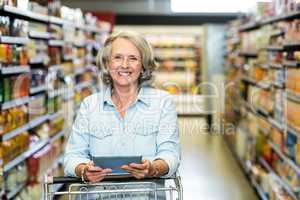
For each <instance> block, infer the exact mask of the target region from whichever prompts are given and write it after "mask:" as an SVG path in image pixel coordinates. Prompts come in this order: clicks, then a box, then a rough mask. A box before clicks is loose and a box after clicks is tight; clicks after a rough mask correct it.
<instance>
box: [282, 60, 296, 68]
mask: <svg viewBox="0 0 300 200" xmlns="http://www.w3.org/2000/svg"><path fill="white" fill-rule="evenodd" d="M282 65H284V66H287V67H300V62H298V61H295V60H283V61H282Z"/></svg>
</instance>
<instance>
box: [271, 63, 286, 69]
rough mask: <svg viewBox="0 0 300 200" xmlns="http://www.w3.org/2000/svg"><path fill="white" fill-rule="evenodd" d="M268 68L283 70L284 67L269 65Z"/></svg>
mask: <svg viewBox="0 0 300 200" xmlns="http://www.w3.org/2000/svg"><path fill="white" fill-rule="evenodd" d="M269 66H270V68H274V69H283V68H284V66H283V65H282V64H270V65H269Z"/></svg>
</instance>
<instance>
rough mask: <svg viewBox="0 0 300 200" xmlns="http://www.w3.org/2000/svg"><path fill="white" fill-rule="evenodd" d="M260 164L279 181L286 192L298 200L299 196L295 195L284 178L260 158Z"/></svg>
mask: <svg viewBox="0 0 300 200" xmlns="http://www.w3.org/2000/svg"><path fill="white" fill-rule="evenodd" d="M259 162H260V164H261V165H262V166H263V167H264V168H265V169H266V170H267V171H268V172H269V173H271V174H272V175H273V176H274V177H275V178H276V180H277V181H278V183H279V184H280V185H281V186H282V187H283V188H284V190H285V191H286V192H287V193H288V194H289V195H290V196H291V197H292V198H293V199H294V200H298V198H297V196H296V195H295V194H294V192H293V189H292V188H291V186H290V185H289V184H288V183H286V181H284V180H283V179H282V178H280V177H279V176H278V175H277V174H276V173H275V172H274V170H273V169H272V168H271V167H270V165H269V164H268V163H267V162H266V161H265V160H264V159H263V158H262V157H260V158H259Z"/></svg>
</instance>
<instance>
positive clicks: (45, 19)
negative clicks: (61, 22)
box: [2, 5, 49, 23]
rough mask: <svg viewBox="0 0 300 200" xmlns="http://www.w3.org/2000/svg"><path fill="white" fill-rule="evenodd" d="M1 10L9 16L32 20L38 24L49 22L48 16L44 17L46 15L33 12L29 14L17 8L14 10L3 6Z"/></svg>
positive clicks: (11, 7)
mask: <svg viewBox="0 0 300 200" xmlns="http://www.w3.org/2000/svg"><path fill="white" fill-rule="evenodd" d="M2 10H3V11H4V12H6V13H9V14H11V15H16V16H18V17H22V18H26V19H29V20H34V21H39V22H44V23H48V21H49V19H48V16H46V15H42V14H38V13H34V12H31V11H28V10H23V9H19V8H16V7H13V6H7V5H5V6H3V8H2Z"/></svg>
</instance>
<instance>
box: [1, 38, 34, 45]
mask: <svg viewBox="0 0 300 200" xmlns="http://www.w3.org/2000/svg"><path fill="white" fill-rule="evenodd" d="M28 42H29V38H28V37H11V36H0V43H4V44H23V45H24V44H27V43H28Z"/></svg>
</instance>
